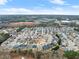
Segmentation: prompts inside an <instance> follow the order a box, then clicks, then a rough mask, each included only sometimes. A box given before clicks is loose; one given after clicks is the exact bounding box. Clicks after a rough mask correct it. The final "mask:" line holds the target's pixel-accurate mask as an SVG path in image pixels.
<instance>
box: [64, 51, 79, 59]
mask: <svg viewBox="0 0 79 59" xmlns="http://www.w3.org/2000/svg"><path fill="white" fill-rule="evenodd" d="M64 56H65V57H67V58H68V59H75V58H76V57H78V56H79V53H78V52H75V51H65V52H64Z"/></svg>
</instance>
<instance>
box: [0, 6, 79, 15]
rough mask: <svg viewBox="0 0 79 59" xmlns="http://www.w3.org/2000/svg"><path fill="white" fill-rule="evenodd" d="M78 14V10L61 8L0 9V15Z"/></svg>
mask: <svg viewBox="0 0 79 59" xmlns="http://www.w3.org/2000/svg"><path fill="white" fill-rule="evenodd" d="M16 14H17V15H19V14H20V15H34V14H35V15H37V14H41V15H43V14H48V15H79V10H77V11H76V10H71V9H68V10H64V9H63V8H59V7H58V8H54V9H26V8H4V9H0V15H16Z"/></svg>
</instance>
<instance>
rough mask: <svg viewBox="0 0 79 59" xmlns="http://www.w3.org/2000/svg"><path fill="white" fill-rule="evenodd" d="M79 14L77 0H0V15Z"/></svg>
mask: <svg viewBox="0 0 79 59" xmlns="http://www.w3.org/2000/svg"><path fill="white" fill-rule="evenodd" d="M16 14H23V15H32V14H35V15H37V14H47V15H79V0H0V15H16Z"/></svg>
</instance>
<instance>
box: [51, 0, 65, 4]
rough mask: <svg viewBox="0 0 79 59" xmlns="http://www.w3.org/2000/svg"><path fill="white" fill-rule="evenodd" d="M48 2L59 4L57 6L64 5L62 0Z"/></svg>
mask: <svg viewBox="0 0 79 59" xmlns="http://www.w3.org/2000/svg"><path fill="white" fill-rule="evenodd" d="M50 2H51V3H53V4H59V5H63V4H65V1H64V0H50Z"/></svg>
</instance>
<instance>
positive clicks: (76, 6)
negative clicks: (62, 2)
mask: <svg viewBox="0 0 79 59" xmlns="http://www.w3.org/2000/svg"><path fill="white" fill-rule="evenodd" d="M71 7H72V8H75V9H77V8H79V5H73V6H71Z"/></svg>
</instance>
